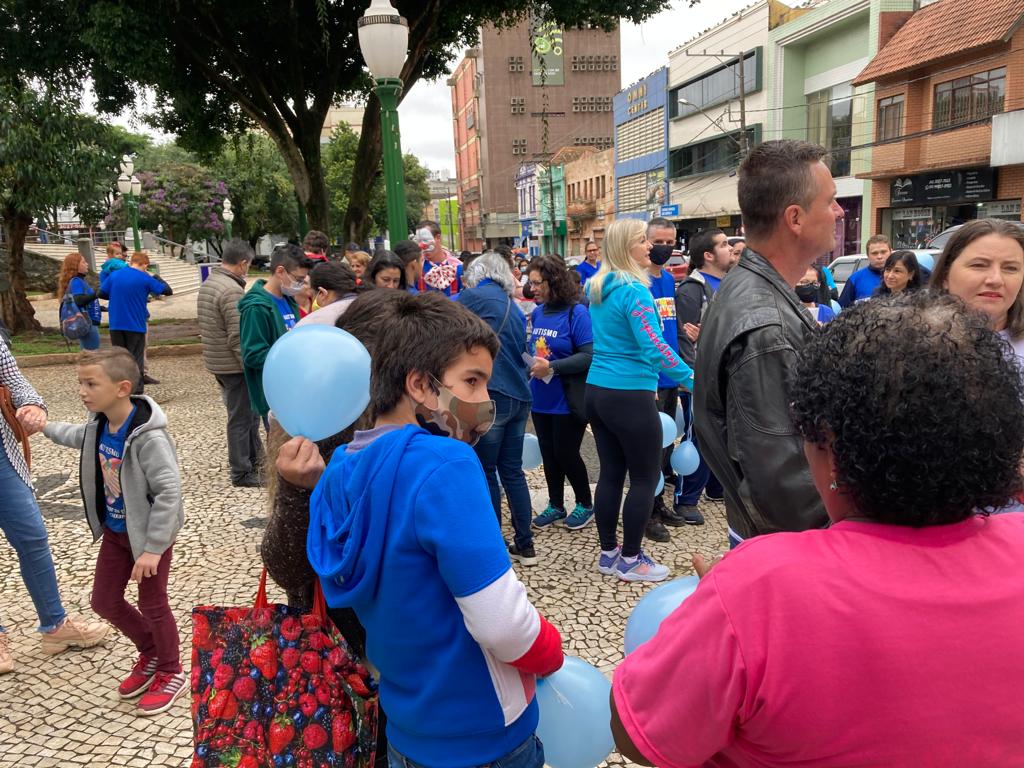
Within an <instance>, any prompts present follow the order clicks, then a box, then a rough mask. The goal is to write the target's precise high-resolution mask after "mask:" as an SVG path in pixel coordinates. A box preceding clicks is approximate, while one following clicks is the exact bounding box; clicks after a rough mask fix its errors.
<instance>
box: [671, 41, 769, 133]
mask: <svg viewBox="0 0 1024 768" xmlns="http://www.w3.org/2000/svg"><path fill="white" fill-rule="evenodd" d="M761 60H762V56H761V49H760V48H755V49H754V50H752V51H750V52H748V53H747V54H746V55H745V56H744V57H743V92H744V94H745V95H747V94H751V93H754V92H756V91H759V90H761ZM739 97H740V64H739V59H738V58H737V59H734V60H733V61H730V62H729V63H728V64H725V65H723V66H721V67H718V68H717V69H713V70H711V71H710V72H706V73H704V74H703V75H701V76H700V77H698V78H695V79H694V80H690V81H689V82H686V83H683V84H682V85H680V86H679V87H677V88H673V89H672V90H671V91H670V93H669V117H689V116H690V115H694V114H696V113H697V112H698V111H699V110H700V109H708V108H710V107H713V106H715V105H716V104H724V103H726V102H729V101H733V100H734V99H738V98H739ZM684 100H685V101H686V102H688V103H685V104H684V103H683V101H684ZM698 108H699V109H698Z"/></svg>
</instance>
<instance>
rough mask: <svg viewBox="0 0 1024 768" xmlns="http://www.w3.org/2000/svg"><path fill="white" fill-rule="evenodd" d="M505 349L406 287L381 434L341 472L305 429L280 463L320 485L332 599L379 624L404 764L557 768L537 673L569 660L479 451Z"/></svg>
mask: <svg viewBox="0 0 1024 768" xmlns="http://www.w3.org/2000/svg"><path fill="white" fill-rule="evenodd" d="M497 351H498V342H497V338H496V337H495V335H494V332H493V331H491V329H490V328H489V327H487V325H486V324H484V323H483V322H482V321H481V320H480V319H479V318H477V317H476V316H475V315H473V314H472V313H471V312H469V311H468V310H466V309H465V308H464V307H462V306H460V305H458V304H456V303H454V302H452V301H449V300H447V299H446V298H445V297H444V296H442V295H441V294H439V293H426V294H419V295H415V296H414V295H409V296H403V297H402V299H401V301H400V303H399V304H398V306H397V308H396V314H395V316H394V318H393V319H391V320H390V321H388V322H387V325H386V327H385V328H384V329H382V331H381V336H380V340H379V342H378V344H377V347H376V354H375V356H374V359H373V371H372V384H371V403H370V405H371V408H372V410H373V412H374V413H375V414H377V416H376V420H375V424H374V427H373V429H370V430H367V431H365V432H356V434H355V437H354V439H353V440H352V442H351V443H350V444H349V445H348V446H347V447H346V449H345V450H344V451H341V450H339V451H336V452H335V454H334V456H333V457H332V458H331V462H330V465H329V466H328V467H327V468H326V469H325V468H324V465H323V460H322V459H321V458H320V454H319V452H318V451H317V449H316V446H315V445H314V444H313V443H310V442H309V441H308V440H305V439H304V438H295V439H294V440H292V441H290V442H289V443H286V444H285V445H284V446H283V447H282V449H281V451H280V454H279V457H278V461H277V468H278V471H279V472H280V473H281V475H282V476H283V477H285V479H287V480H289V481H290V482H292V483H294V484H296V485H300V486H305V487H313V486H314V485H315V490H314V491H313V496H312V499H311V501H310V515H309V518H310V519H309V537H308V541H307V552H308V555H309V561H310V564H311V565H312V566H313V569H314V570H315V571H316V572H317V574H318V575H319V577H320V581H321V585H322V587H323V591H324V595H325V597H326V598H327V603H328V605H330V606H332V607H350V608H353V609H354V610H355V612H356V614H357V615H358V617H359V620H360V621H361V622H362V624H363V626H364V627H365V628H366V654H367V657H368V658H369V660H370V661H371V662H372V663H373V664H374V665H375V666H376V667H377V669H378V670H379V672H380V697H381V705H382V708H383V709H384V710H385V711H386V712H387V714H388V725H387V736H388V742H389V748H388V749H389V760H390V763H391V765H392V766H403V767H404V766H409V765H412V764H415V765H419V766H427V767H428V768H464V767H465V766H487V765H496V764H500V765H501V766H502V767H503V768H509V767H511V768H541V766H542V765H543V764H544V751H543V747H542V746H541V744H540V741H539V740H538V739H537V738H536V736H535V735H534V731H535V730H536V728H537V704H536V701H535V697H534V692H535V686H536V677H537V676H538V675H540V676H543V675H548V674H551V673H552V672H554V671H556V670H557V669H558V668H559V667H560V666H561V665H562V658H563V657H562V646H561V637H560V636H559V633H558V630H557V629H555V627H554V626H552V625H551V624H550V623H548V622H547V621H546V620H545V619H544V618H543V617H542V616H541V615H540V614H539V613H538V612H537V610H536V608H534V607H533V605H532V604H531V603H530V601H529V599H528V598H527V596H526V588H525V587H524V586H523V584H522V583H521V582H520V581H519V579H518V578H517V577H516V575H515V573H514V572H513V570H512V567H511V563H510V561H509V557H508V552H507V550H506V547H505V542H504V540H503V539H502V535H501V530H500V528H499V526H498V522H497V520H496V519H495V517H494V510H493V508H492V506H491V497H490V492H489V491H488V488H487V481H486V479H485V477H484V474H483V470H482V469H481V467H480V462H479V460H478V459H477V457H476V454H475V453H474V452H473V450H472V448H471V445H472V444H473V443H475V442H476V441H477V440H478V439H479V438H480V436H481V435H482V434H484V433H485V432H486V431H487V430H488V429H489V428H490V426H491V424H492V423H493V421H494V403H493V402H492V401H491V400H490V399H489V396H488V394H487V382H488V379H489V378H490V373H491V367H492V364H493V359H494V356H495V355H496V353H497Z"/></svg>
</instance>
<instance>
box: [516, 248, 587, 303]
mask: <svg viewBox="0 0 1024 768" xmlns="http://www.w3.org/2000/svg"><path fill="white" fill-rule="evenodd" d="M575 271H576V270H574V269H570V268H568V267H566V265H565V262H564V261H563V260H562V257H561V256H538V257H537V258H536V259H534V260H533V261H531V262H530V266H528V267H527V268H526V274H527V275H529V274H530V273H531V272H540V276H541V277H542V278H543V279H544V281H545V282H547V284H548V294H549V295H550V297H551V298H550V299H549V300H548V304H550V305H551V306H562V305H565V306H568V305H571V304H576V303H578V302H579V300H580V294H581V291H580V285H579V283H577V282H574V281H573V279H572V275H571V274H570V273H571V272H575Z"/></svg>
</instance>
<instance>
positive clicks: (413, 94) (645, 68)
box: [84, 0, 754, 172]
mask: <svg viewBox="0 0 1024 768" xmlns="http://www.w3.org/2000/svg"><path fill="white" fill-rule="evenodd" d="M753 2H754V0H701V2H700V3H698V4H697V5H695V6H694V7H693V8H690V7H689V2H688V0H673V2H672V3H671V5H670V6H669V9H668V10H665V11H662V12H661V13H659V14H658V15H657V16H654V17H652V18H651V19H649V20H648V21H645V22H644V23H643V24H629V23H625V24H623V25H622V27H621V35H622V56H621V62H622V87H625V86H627V85H629V84H630V83H633V82H636V81H637V80H639V79H640V78H642V77H643V76H645V75H647V74H649V73H650V72H652V71H653V70H655V69H657V68H658V67H660V66H663V65H665V64H668V52H669V51H670V50H672V49H673V48H676V47H677V46H679V45H681V44H682V43H684V42H686V41H687V40H689V39H691V38H693V37H694V36H696V35H697V34H698V33H700V32H702V31H704V30H706V29H709V28H710V27H713V26H715V25H716V24H718V23H719V22H720V21H722V20H724V19H726V18H728V17H729V16H731V15H732V14H734V13H736V12H737V11H739V10H740V9H742V8H745V7H747V6H748V5H751V4H752V3H753ZM455 63H456V64H457V63H458V60H456V62H455ZM444 81H445V78H441V79H439V80H436V81H434V82H430V83H426V82H419V83H417V84H416V85H415V86H414V87H413V88H412V90H411V91H410V92H409V94H408V95H407V96H406V97H405V99H404V100H403V101H402V106H401V107H400V108H399V120H400V123H401V130H402V149H403V150H404V151H406V152H411V153H412V154H414V155H416V156H417V157H418V158H419V159H420V161H421V162H422V163H423V164H424V165H426V166H427V167H428V168H430V169H432V170H440V169H442V168H446V169H448V171H449V172H454V169H455V145H454V142H453V139H452V119H451V97H450V95H449V92H448V86H447V85H445V82H444ZM84 101H85V102H86V103H87V104H88V103H89V102H90V101H91V99H90V98H89V95H87V96H86V98H85V99H84ZM113 122H115V123H118V124H119V125H124V126H125V127H127V128H131V129H132V130H145V129H144V128H143V126H141V125H140V124H139V122H138V121H137V120H135V119H133V117H132V116H131V115H130V114H128V113H126V114H123V115H121V116H119V117H118V118H115V119H114V120H113ZM147 132H148V133H153V132H152V131H151V130H147Z"/></svg>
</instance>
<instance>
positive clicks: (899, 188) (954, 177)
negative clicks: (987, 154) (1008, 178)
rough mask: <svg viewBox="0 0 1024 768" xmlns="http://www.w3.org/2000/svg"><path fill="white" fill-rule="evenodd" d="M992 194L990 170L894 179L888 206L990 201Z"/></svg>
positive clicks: (981, 169)
mask: <svg viewBox="0 0 1024 768" xmlns="http://www.w3.org/2000/svg"><path fill="white" fill-rule="evenodd" d="M995 191H996V174H995V171H994V170H993V169H992V168H968V169H967V170H963V171H939V172H936V173H921V174H918V175H916V176H902V177H900V178H897V179H893V180H892V184H891V185H890V188H889V202H890V205H893V206H897V205H921V204H930V203H948V202H971V201H978V200H991V199H992V198H994V197H995Z"/></svg>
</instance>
